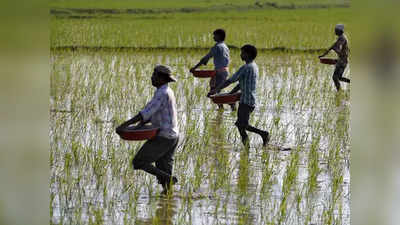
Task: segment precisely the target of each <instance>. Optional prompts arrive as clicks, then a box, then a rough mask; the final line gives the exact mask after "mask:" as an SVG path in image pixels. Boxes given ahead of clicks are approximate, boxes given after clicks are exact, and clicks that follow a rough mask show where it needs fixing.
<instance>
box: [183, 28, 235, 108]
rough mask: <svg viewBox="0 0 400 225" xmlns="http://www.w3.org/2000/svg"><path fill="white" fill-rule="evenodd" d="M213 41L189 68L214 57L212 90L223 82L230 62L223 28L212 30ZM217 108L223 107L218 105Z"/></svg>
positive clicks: (233, 105) (195, 67)
mask: <svg viewBox="0 0 400 225" xmlns="http://www.w3.org/2000/svg"><path fill="white" fill-rule="evenodd" d="M213 35H214V41H215V42H216V44H215V45H214V46H213V47H212V48H211V49H210V51H209V52H208V54H207V55H205V56H204V57H203V58H202V59H201V60H200V62H199V63H198V64H197V65H195V66H194V67H192V68H191V69H190V72H193V71H194V70H196V69H197V68H198V67H199V66H201V65H207V63H208V61H209V60H210V58H213V59H214V69H215V71H216V74H215V76H214V77H212V78H211V80H210V91H213V90H214V89H215V87H217V86H218V85H220V84H221V83H223V82H225V80H226V78H227V77H228V65H229V62H230V56H229V48H228V46H226V44H225V42H224V41H225V36H226V34H225V30H223V29H217V30H215V31H214V32H213ZM219 108H223V106H222V105H219ZM231 108H232V110H235V104H231Z"/></svg>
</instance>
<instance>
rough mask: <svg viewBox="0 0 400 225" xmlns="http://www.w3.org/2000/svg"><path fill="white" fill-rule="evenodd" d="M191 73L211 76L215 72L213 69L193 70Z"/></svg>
mask: <svg viewBox="0 0 400 225" xmlns="http://www.w3.org/2000/svg"><path fill="white" fill-rule="evenodd" d="M192 73H193V76H195V77H200V78H205V77H213V76H215V74H216V72H215V70H195V71H193V72H192Z"/></svg>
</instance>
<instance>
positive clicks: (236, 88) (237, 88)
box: [229, 84, 240, 94]
mask: <svg viewBox="0 0 400 225" xmlns="http://www.w3.org/2000/svg"><path fill="white" fill-rule="evenodd" d="M239 90H240V84H238V85H236V87H234V88H233V89H232V90H231V91H230V92H229V94H234V93H236V92H238V91H239Z"/></svg>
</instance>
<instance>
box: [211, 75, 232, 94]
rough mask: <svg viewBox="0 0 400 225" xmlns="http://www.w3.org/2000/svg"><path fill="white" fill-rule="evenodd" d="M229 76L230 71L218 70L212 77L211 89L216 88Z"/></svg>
mask: <svg viewBox="0 0 400 225" xmlns="http://www.w3.org/2000/svg"><path fill="white" fill-rule="evenodd" d="M227 77H228V71H217V73H216V74H215V76H213V77H212V78H211V79H210V91H211V90H214V89H215V88H216V87H217V86H218V85H220V84H222V83H224V82H225V80H226V78H227Z"/></svg>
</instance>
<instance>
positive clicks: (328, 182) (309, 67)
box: [50, 50, 350, 224]
mask: <svg viewBox="0 0 400 225" xmlns="http://www.w3.org/2000/svg"><path fill="white" fill-rule="evenodd" d="M203 54H204V53H203V52H198V51H182V52H171V51H140V52H131V51H115V52H114V51H88V50H78V51H52V53H51V65H52V71H51V98H50V105H51V121H50V140H51V154H50V162H51V181H50V192H51V203H50V214H51V215H50V216H51V223H52V224H350V208H349V207H350V205H349V200H350V192H349V191H350V173H349V159H350V146H349V135H348V131H349V124H348V122H349V110H350V109H349V107H350V105H349V86H344V91H343V92H341V93H339V94H337V93H336V91H335V89H334V86H333V82H332V80H331V74H332V73H333V67H331V66H327V65H322V64H319V63H318V59H317V58H316V56H315V55H310V54H288V53H266V52H263V53H261V54H259V56H258V58H257V60H256V62H257V64H258V66H259V68H260V76H259V78H258V83H257V87H258V88H257V107H256V109H255V111H254V112H253V114H252V116H251V120H250V123H251V124H253V125H255V126H256V127H259V128H261V129H266V130H268V131H269V132H270V133H271V141H270V146H268V147H265V148H263V147H262V140H261V138H260V137H258V136H256V135H255V134H249V136H250V142H251V145H250V149H245V148H243V147H242V144H241V142H240V137H239V134H238V131H237V130H236V127H235V126H234V122H235V120H236V114H235V113H234V112H231V111H230V108H229V107H228V106H225V110H224V111H218V109H217V107H216V105H214V104H213V103H212V102H211V100H210V99H208V98H207V97H206V94H207V92H208V80H207V79H198V78H194V77H193V76H191V74H190V73H189V68H190V66H192V65H194V64H195V63H196V62H197V60H198V59H200V58H201V56H202V55H203ZM231 54H232V56H233V57H232V59H233V62H232V65H231V67H230V72H231V73H232V72H234V71H235V70H237V69H238V68H239V66H240V65H241V64H242V62H240V60H239V58H238V55H239V53H238V52H236V51H232V53H231ZM155 64H168V65H170V66H171V67H172V68H173V69H174V71H175V75H176V77H177V78H178V82H177V83H173V84H171V85H170V86H171V88H172V89H173V90H174V91H175V95H176V99H177V106H178V116H179V128H180V142H179V146H178V148H177V150H176V154H175V162H174V163H175V164H174V175H175V176H177V178H178V180H179V182H178V184H177V185H176V186H175V191H174V193H173V195H172V196H169V198H167V197H164V196H160V192H161V187H160V186H159V185H158V184H157V181H156V179H155V178H154V177H152V176H151V175H148V174H146V173H144V172H142V171H134V170H133V169H132V166H131V160H132V158H133V156H134V155H135V152H136V151H137V150H138V148H139V147H140V146H141V145H142V144H143V142H128V141H123V140H121V139H120V138H119V137H118V135H117V134H115V133H114V129H115V127H116V126H117V125H118V124H120V123H121V122H123V121H124V120H126V119H129V118H131V117H132V116H134V115H135V114H136V113H137V112H138V111H139V110H140V109H141V108H142V107H143V106H144V105H145V103H146V102H147V101H149V100H150V98H151V97H152V95H153V92H154V88H152V86H151V82H150V76H151V73H152V69H153V67H154V65H155ZM345 76H349V69H348V70H347V71H346V73H345ZM232 88H233V87H232ZM228 90H230V88H227V89H226V91H228ZM282 147H290V148H292V150H291V151H279V149H281V148H282Z"/></svg>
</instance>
